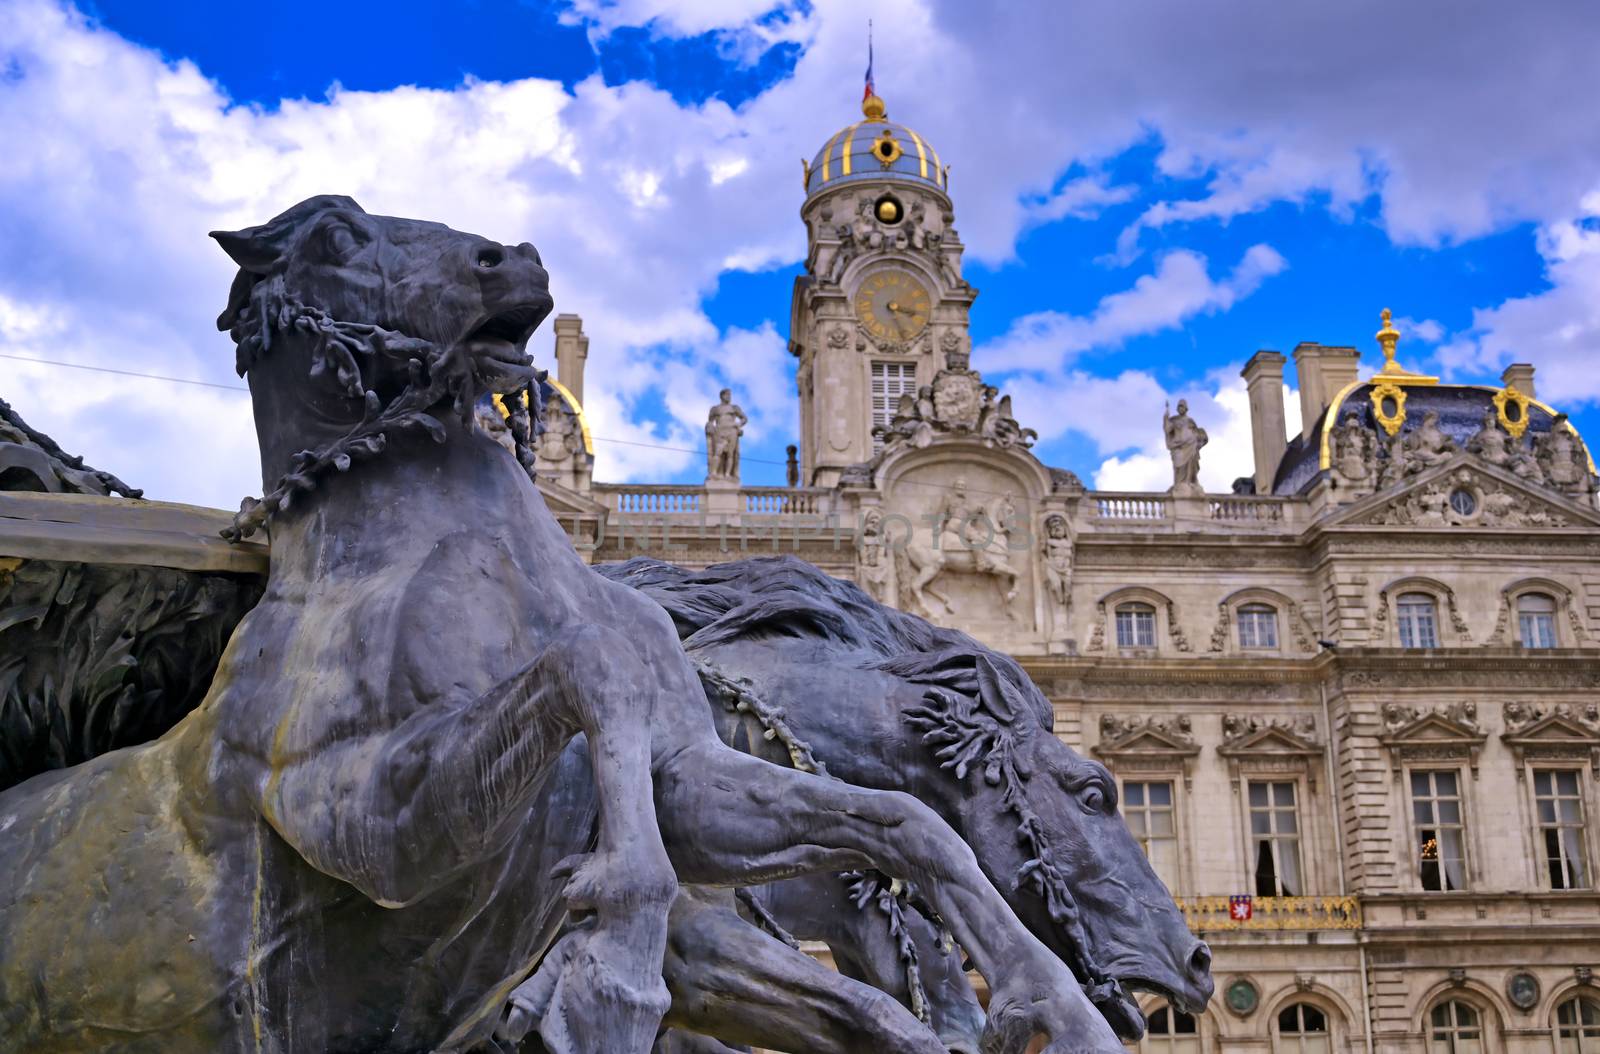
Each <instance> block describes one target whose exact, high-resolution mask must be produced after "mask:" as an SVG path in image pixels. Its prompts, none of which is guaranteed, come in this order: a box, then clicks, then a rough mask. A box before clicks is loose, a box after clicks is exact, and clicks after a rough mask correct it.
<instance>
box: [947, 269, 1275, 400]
mask: <svg viewBox="0 0 1600 1054" xmlns="http://www.w3.org/2000/svg"><path fill="white" fill-rule="evenodd" d="M1206 265H1207V260H1206V258H1205V257H1204V256H1202V255H1200V254H1199V253H1196V252H1191V251H1189V250H1186V249H1180V250H1176V251H1173V252H1170V253H1167V254H1166V255H1165V256H1163V257H1162V258H1161V259H1160V260H1159V261H1158V262H1157V264H1156V269H1155V271H1154V272H1153V273H1151V274H1146V275H1142V276H1140V277H1139V279H1138V280H1137V281H1135V282H1134V284H1133V287H1132V288H1130V289H1126V290H1124V291H1122V292H1120V293H1112V294H1111V295H1109V296H1107V297H1105V298H1103V299H1102V300H1101V301H1100V303H1099V304H1098V305H1097V306H1096V307H1095V309H1094V311H1093V312H1091V313H1090V314H1088V315H1068V314H1065V313H1063V312H1059V311H1041V312H1036V313H1034V314H1030V315H1024V316H1022V317H1021V318H1019V319H1017V320H1016V321H1015V322H1013V323H1012V325H1011V329H1010V330H1009V331H1007V332H1006V333H1005V334H1004V335H1003V336H1001V337H999V338H997V339H995V340H992V341H989V342H987V343H985V344H983V345H981V346H980V347H979V348H978V349H977V350H976V352H975V354H976V355H978V356H979V357H980V360H981V362H982V363H983V366H984V368H986V369H992V370H996V371H1006V370H1043V371H1053V370H1058V369H1060V368H1061V367H1062V366H1064V365H1066V364H1067V363H1070V362H1071V361H1072V360H1073V359H1075V358H1076V357H1077V356H1078V355H1080V354H1081V353H1083V352H1085V351H1088V350H1089V349H1091V348H1105V347H1114V346H1116V345H1118V344H1121V343H1122V342H1123V341H1126V340H1128V339H1130V338H1132V337H1137V336H1144V335H1146V334H1150V333H1159V332H1161V331H1163V330H1167V329H1173V328H1175V327H1177V326H1180V325H1182V324H1183V323H1184V322H1186V321H1188V320H1189V319H1190V318H1193V317H1194V316H1196V315H1201V314H1210V313H1213V312H1216V311H1226V310H1227V309H1228V308H1230V307H1232V306H1233V305H1234V304H1235V303H1236V302H1237V301H1238V300H1240V299H1242V298H1244V297H1247V296H1249V295H1250V294H1251V293H1253V292H1255V291H1256V289H1258V288H1259V287H1260V285H1261V283H1262V282H1263V281H1264V280H1266V279H1267V278H1269V277H1271V276H1272V275H1275V274H1280V273H1281V272H1282V271H1283V270H1284V269H1285V268H1286V267H1288V261H1286V260H1285V259H1284V258H1283V257H1282V256H1281V255H1280V254H1279V253H1278V251H1277V250H1276V249H1274V248H1272V246H1270V245H1253V246H1251V247H1250V248H1249V249H1248V250H1246V252H1245V254H1244V256H1243V257H1242V258H1241V259H1240V260H1239V263H1238V264H1237V265H1236V266H1235V267H1234V269H1233V270H1232V272H1230V273H1229V274H1228V275H1227V276H1226V277H1224V278H1222V279H1213V278H1212V277H1211V276H1210V275H1209V274H1208V273H1207V270H1206Z"/></svg>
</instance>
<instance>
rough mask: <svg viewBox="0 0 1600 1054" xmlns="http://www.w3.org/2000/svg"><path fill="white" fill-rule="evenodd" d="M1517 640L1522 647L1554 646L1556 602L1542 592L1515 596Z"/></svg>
mask: <svg viewBox="0 0 1600 1054" xmlns="http://www.w3.org/2000/svg"><path fill="white" fill-rule="evenodd" d="M1517 640H1518V641H1520V642H1521V644H1522V646H1523V647H1524V648H1554V647H1556V602H1555V600H1554V599H1552V598H1551V597H1549V596H1546V595H1545V594H1544V593H1524V594H1522V595H1521V596H1520V597H1518V598H1517Z"/></svg>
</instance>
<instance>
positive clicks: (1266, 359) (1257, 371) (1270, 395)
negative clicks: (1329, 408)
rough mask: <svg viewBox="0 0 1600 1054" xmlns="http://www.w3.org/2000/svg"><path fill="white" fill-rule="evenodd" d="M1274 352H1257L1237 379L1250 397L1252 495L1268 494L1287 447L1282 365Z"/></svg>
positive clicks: (1278, 354) (1278, 356) (1285, 360)
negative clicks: (1252, 458)
mask: <svg viewBox="0 0 1600 1054" xmlns="http://www.w3.org/2000/svg"><path fill="white" fill-rule="evenodd" d="M1287 361H1288V360H1287V359H1285V358H1284V356H1283V355H1282V353H1280V352H1276V351H1265V350H1263V351H1258V352H1256V353H1255V354H1254V355H1252V356H1250V361H1249V362H1247V363H1245V364H1244V370H1243V371H1241V373H1240V376H1242V377H1243V378H1244V383H1245V389H1246V390H1247V391H1248V392H1249V395H1250V437H1251V440H1252V441H1253V443H1254V446H1255V457H1256V493H1257V494H1270V493H1272V480H1273V477H1274V476H1275V475H1277V472H1278V463H1279V462H1280V461H1282V460H1283V452H1284V450H1285V449H1286V448H1287V447H1288V445H1289V436H1288V433H1287V432H1286V431H1285V429H1284V415H1283V364H1284V363H1285V362H1287Z"/></svg>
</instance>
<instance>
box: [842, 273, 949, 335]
mask: <svg viewBox="0 0 1600 1054" xmlns="http://www.w3.org/2000/svg"><path fill="white" fill-rule="evenodd" d="M931 304H932V301H931V300H930V299H929V298H928V291H927V290H926V289H924V288H923V287H922V284H921V283H920V282H918V281H917V280H916V279H915V278H912V277H911V276H910V275H908V274H906V273H905V272H903V271H879V272H878V273H877V274H873V275H868V276H867V278H866V280H865V281H863V282H862V283H861V288H860V289H857V290H856V318H857V319H858V320H860V322H861V328H862V329H864V330H866V331H867V332H868V333H870V334H872V336H874V337H875V338H877V339H878V340H885V341H899V342H901V343H904V342H906V341H908V340H911V339H913V338H914V337H916V336H917V334H919V333H921V332H922V331H923V329H924V328H926V327H927V325H928V310H929V307H930V306H931Z"/></svg>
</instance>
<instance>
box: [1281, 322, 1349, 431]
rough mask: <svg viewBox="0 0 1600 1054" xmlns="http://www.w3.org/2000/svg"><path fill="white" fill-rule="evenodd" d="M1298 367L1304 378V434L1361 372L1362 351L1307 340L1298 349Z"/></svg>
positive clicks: (1296, 350)
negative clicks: (1334, 398) (1325, 345)
mask: <svg viewBox="0 0 1600 1054" xmlns="http://www.w3.org/2000/svg"><path fill="white" fill-rule="evenodd" d="M1294 367H1295V372H1296V373H1297V374H1298V375H1299V379H1300V434H1301V435H1303V436H1309V435H1310V434H1311V433H1312V431H1313V430H1314V429H1315V428H1316V426H1317V420H1318V418H1320V417H1321V416H1322V412H1323V411H1324V410H1326V409H1327V408H1328V404H1329V403H1331V402H1333V397H1334V396H1335V395H1338V394H1339V392H1340V390H1341V389H1343V388H1345V387H1347V386H1349V385H1351V384H1354V383H1355V381H1356V378H1357V377H1359V376H1360V371H1361V353H1360V352H1359V351H1357V350H1356V349H1355V348H1334V347H1324V346H1323V345H1321V344H1318V343H1316V342H1314V341H1306V342H1304V343H1302V344H1300V345H1298V346H1297V347H1296V348H1295V349H1294Z"/></svg>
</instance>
